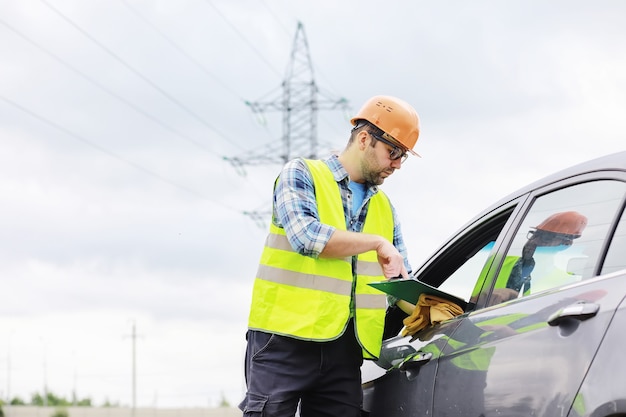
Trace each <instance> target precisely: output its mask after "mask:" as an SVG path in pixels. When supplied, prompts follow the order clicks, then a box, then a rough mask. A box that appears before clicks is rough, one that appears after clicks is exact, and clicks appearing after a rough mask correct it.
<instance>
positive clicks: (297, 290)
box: [248, 160, 394, 358]
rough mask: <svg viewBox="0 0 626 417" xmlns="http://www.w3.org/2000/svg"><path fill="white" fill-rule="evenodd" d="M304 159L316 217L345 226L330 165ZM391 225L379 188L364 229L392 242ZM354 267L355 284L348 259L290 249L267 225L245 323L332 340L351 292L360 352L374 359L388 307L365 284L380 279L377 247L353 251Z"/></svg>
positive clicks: (279, 233) (279, 232)
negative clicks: (355, 252) (315, 207)
mask: <svg viewBox="0 0 626 417" xmlns="http://www.w3.org/2000/svg"><path fill="white" fill-rule="evenodd" d="M306 163H307V166H308V168H309V171H310V172H311V175H312V178H313V184H314V187H315V196H316V202H317V207H318V213H319V216H320V221H321V222H322V223H324V224H328V225H331V226H334V227H335V228H337V229H339V230H346V221H345V215H344V210H343V203H342V199H341V193H340V190H339V186H338V184H337V182H336V181H335V179H334V177H333V174H332V172H331V170H330V169H329V168H328V166H327V165H326V164H325V163H324V162H323V161H312V160H306ZM369 213H373V214H372V216H370V215H369ZM393 226H394V224H393V214H392V211H391V204H390V203H389V200H388V199H387V197H386V196H385V195H384V194H383V193H382V192H380V191H379V192H378V193H376V194H375V195H374V196H372V198H371V199H370V201H369V211H368V216H367V218H366V220H365V224H364V227H363V232H366V233H376V234H379V235H382V236H384V237H385V238H387V239H389V240H390V241H392V239H393ZM356 268H357V274H356V277H357V278H356V285H355V284H354V280H353V278H352V258H350V257H348V258H344V259H325V258H318V259H314V258H311V257H309V256H304V255H300V254H299V253H297V252H295V251H294V250H293V248H292V246H291V245H290V243H289V241H288V240H287V237H286V235H285V231H284V230H283V229H282V228H279V227H276V226H275V225H274V224H272V225H270V233H269V235H268V237H267V239H266V241H265V247H264V249H263V253H262V255H261V261H260V263H259V269H258V271H257V276H256V279H255V282H254V288H253V294H252V308H251V310H250V317H249V321H248V327H249V328H250V329H254V330H261V331H267V332H271V333H277V334H282V335H287V336H291V337H295V338H299V339H302V340H314V341H326V340H334V339H336V338H338V337H339V336H340V335H341V334H342V333H343V331H344V329H345V326H346V324H347V321H348V319H349V317H350V303H351V300H352V297H354V305H355V315H356V320H355V322H356V333H357V338H358V340H359V342H360V344H361V346H362V348H363V354H364V357H367V358H376V357H377V356H378V355H379V353H380V346H381V343H382V333H383V326H384V316H385V309H386V306H387V304H386V296H385V294H383V293H382V292H380V291H378V290H376V289H374V288H372V287H370V286H369V285H367V283H368V282H373V281H380V280H384V276H383V275H382V269H381V267H380V265H379V264H378V259H377V256H376V252H375V251H371V252H368V253H366V254H362V255H360V256H358V258H357V262H356Z"/></svg>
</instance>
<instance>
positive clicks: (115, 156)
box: [0, 95, 242, 213]
mask: <svg viewBox="0 0 626 417" xmlns="http://www.w3.org/2000/svg"><path fill="white" fill-rule="evenodd" d="M0 100H3V101H4V102H6V103H7V104H9V105H11V106H13V107H15V108H16V109H18V110H20V111H22V112H24V113H26V114H28V115H30V116H31V117H34V118H35V119H38V120H40V121H42V122H44V123H45V124H47V125H49V126H51V127H53V128H55V129H57V130H59V131H61V132H63V133H65V134H66V135H68V136H70V137H72V138H74V139H76V140H78V141H80V142H82V143H84V144H86V145H88V146H90V147H92V148H94V149H96V150H98V151H100V152H102V153H105V154H107V155H109V156H110V157H112V158H115V159H117V160H119V161H122V162H124V163H125V164H128V165H130V166H131V167H133V168H135V169H136V170H138V171H141V172H143V173H144V174H147V175H149V176H151V177H153V178H156V179H158V180H159V181H162V182H164V183H167V184H169V185H171V186H173V187H175V188H178V189H180V190H183V191H185V192H187V193H190V194H193V195H195V196H196V197H200V198H202V199H205V200H208V201H211V202H212V203H214V204H217V205H219V206H221V207H223V208H226V209H228V210H231V211H234V212H236V213H242V212H241V211H240V210H237V209H235V208H233V207H230V206H228V205H227V204H224V203H222V202H220V201H215V200H211V199H209V198H207V197H206V196H205V195H203V194H200V193H199V192H197V191H195V190H193V189H191V188H189V187H186V186H184V185H180V184H177V183H176V182H174V181H172V180H170V179H167V178H165V177H163V176H161V175H159V174H157V173H155V172H153V171H151V170H149V169H147V168H144V167H143V166H141V165H139V164H137V163H135V162H133V161H130V160H128V159H126V158H124V157H122V156H120V155H118V154H116V153H114V152H112V151H110V150H108V149H106V148H104V147H102V146H100V145H98V144H96V143H94V142H92V141H90V140H88V139H85V138H84V137H82V136H80V135H78V134H76V133H74V132H72V131H70V130H69V129H67V128H65V127H63V126H61V125H59V124H57V123H55V122H53V121H51V120H49V119H47V118H45V117H43V116H41V115H39V114H37V113H35V112H33V111H31V110H29V109H27V108H25V107H23V106H21V105H19V104H18V103H16V102H15V101H13V100H11V99H8V98H6V97H4V96H2V95H0Z"/></svg>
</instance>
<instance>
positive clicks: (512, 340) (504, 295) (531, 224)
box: [362, 152, 626, 417]
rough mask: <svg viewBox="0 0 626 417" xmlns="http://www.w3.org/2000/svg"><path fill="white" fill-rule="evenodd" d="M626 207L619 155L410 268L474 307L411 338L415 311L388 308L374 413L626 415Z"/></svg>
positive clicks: (491, 212) (559, 177)
mask: <svg viewBox="0 0 626 417" xmlns="http://www.w3.org/2000/svg"><path fill="white" fill-rule="evenodd" d="M625 204H626V152H620V153H616V154H612V155H608V156H605V157H602V158H598V159H595V160H591V161H589V162H586V163H583V164H580V165H577V166H574V167H571V168H569V169H566V170H563V171H561V172H558V173H556V174H554V175H551V176H548V177H546V178H544V179H542V180H540V181H537V182H535V183H533V184H530V185H529V186H527V187H525V188H523V189H521V190H519V191H517V192H515V193H513V194H511V195H510V196H508V197H507V198H504V199H502V200H501V201H499V202H498V203H496V204H494V205H492V206H491V207H490V208H488V209H487V210H485V211H484V212H482V213H481V214H480V215H478V216H476V217H475V218H474V219H473V220H472V221H470V222H469V223H468V224H466V225H465V226H464V227H463V228H461V229H460V230H459V231H458V232H457V233H456V234H455V235H454V236H453V237H452V238H451V239H449V240H448V241H447V242H446V243H445V244H444V245H443V246H441V248H440V249H439V250H438V251H436V252H435V253H434V254H433V256H431V257H430V258H429V259H428V260H427V261H426V262H425V263H424V264H423V265H422V266H421V267H420V268H419V269H418V270H417V271H416V272H415V273H414V275H413V277H412V279H413V280H418V281H421V282H423V283H425V284H428V285H430V286H432V287H436V288H438V290H440V291H442V293H445V294H451V295H452V296H454V297H451V298H450V300H453V301H454V300H460V301H459V302H458V303H457V305H460V307H461V308H462V309H463V311H464V312H463V313H462V314H460V315H457V316H456V317H453V318H450V319H447V320H444V321H442V322H440V323H436V324H433V325H428V326H426V327H425V328H423V329H421V330H419V331H418V332H417V333H415V334H413V335H407V336H402V332H401V329H402V328H403V319H404V318H405V317H406V314H404V313H402V312H401V311H400V310H399V309H397V308H393V309H390V310H388V313H387V323H386V325H387V327H386V336H385V337H386V340H385V341H384V343H383V350H382V352H381V356H380V359H379V360H378V361H375V362H372V361H366V362H365V363H364V365H363V368H362V372H363V415H365V416H369V417H394V416H433V417H443V416H472V417H478V416H485V417H489V416H504V417H511V416H520V417H521V416H523V417H528V416H594V417H602V416H626V303H625V302H624V298H625V296H626V214H624V205H625ZM411 284H413V283H411ZM394 285H395V284H394ZM425 288H428V287H425ZM406 292H407V294H406V299H413V300H415V298H416V297H417V296H418V295H419V294H415V293H411V291H406ZM425 292H427V291H425ZM455 297H456V298H455Z"/></svg>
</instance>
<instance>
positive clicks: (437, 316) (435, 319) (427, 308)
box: [402, 294, 463, 336]
mask: <svg viewBox="0 0 626 417" xmlns="http://www.w3.org/2000/svg"><path fill="white" fill-rule="evenodd" d="M459 314H463V309H462V308H461V307H459V306H458V305H457V304H455V303H453V302H452V301H448V300H446V299H444V298H440V297H436V296H434V295H428V294H421V295H420V297H419V299H418V300H417V305H416V306H415V309H413V314H411V315H410V316H409V317H407V318H405V319H404V320H403V321H402V323H403V324H404V329H402V336H407V335H411V336H412V335H414V334H415V333H417V332H419V331H420V330H422V329H423V328H425V327H426V326H429V325H432V324H436V323H440V322H442V321H444V320H448V319H451V318H452V317H456V316H458V315H459Z"/></svg>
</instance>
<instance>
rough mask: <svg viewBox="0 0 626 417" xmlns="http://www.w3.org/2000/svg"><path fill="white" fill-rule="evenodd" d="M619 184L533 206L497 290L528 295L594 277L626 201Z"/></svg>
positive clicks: (573, 191) (571, 190)
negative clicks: (622, 205) (619, 209)
mask: <svg viewBox="0 0 626 417" xmlns="http://www.w3.org/2000/svg"><path fill="white" fill-rule="evenodd" d="M625 188H626V185H625V184H624V183H622V182H618V181H608V180H603V181H592V182H587V183H583V184H577V185H574V186H570V187H567V188H563V189H560V190H557V191H554V192H551V193H549V194H544V195H542V196H540V197H538V198H536V200H535V201H534V202H533V204H532V206H531V207H530V209H529V211H528V212H527V214H526V216H525V218H524V220H523V222H522V223H521V225H520V227H519V229H518V231H517V233H516V235H515V237H514V239H513V241H512V244H511V245H510V248H509V250H508V252H507V254H506V257H505V258H504V260H503V262H502V265H501V268H500V271H499V273H498V278H497V280H496V285H495V290H494V292H498V291H508V293H507V294H509V295H510V297H507V298H512V297H514V296H522V295H529V294H533V293H536V292H540V291H544V290H547V289H550V288H554V287H557V286H562V285H566V284H570V283H573V282H577V281H580V280H582V279H586V278H590V277H591V276H593V275H594V271H595V268H596V266H597V264H598V258H599V256H600V253H601V250H602V247H603V245H604V242H605V240H606V236H607V235H608V232H609V230H610V227H611V224H612V221H613V219H614V218H615V215H616V212H617V210H618V208H619V207H620V206H621V201H622V198H623V196H624V191H625Z"/></svg>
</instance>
